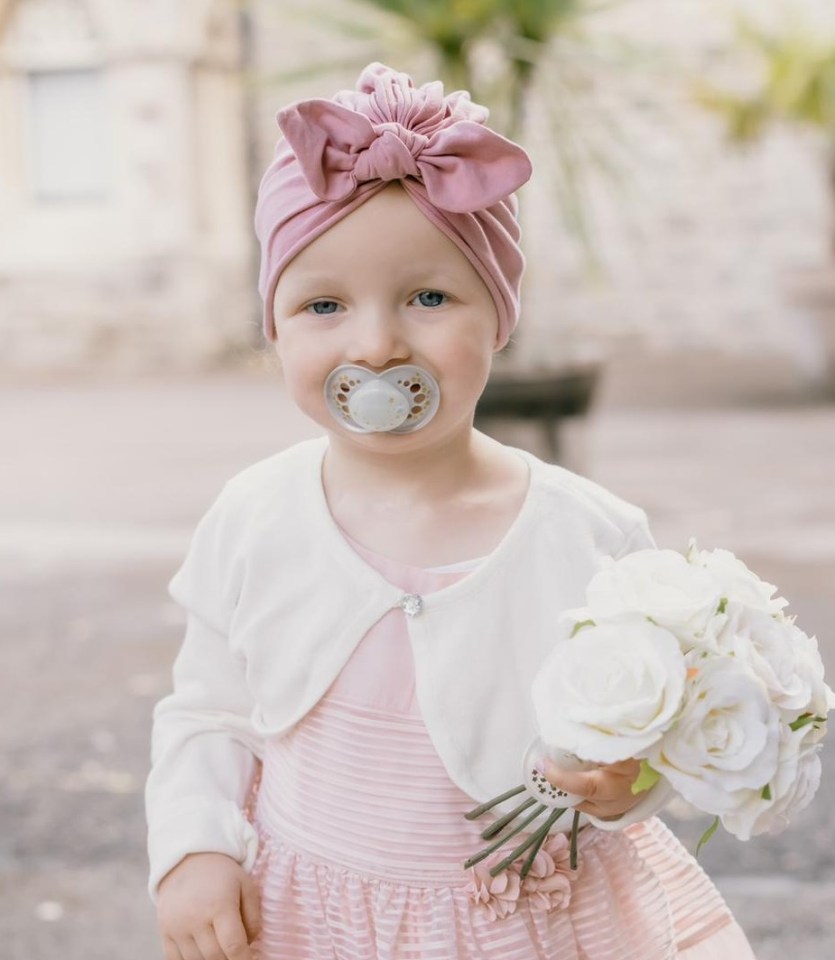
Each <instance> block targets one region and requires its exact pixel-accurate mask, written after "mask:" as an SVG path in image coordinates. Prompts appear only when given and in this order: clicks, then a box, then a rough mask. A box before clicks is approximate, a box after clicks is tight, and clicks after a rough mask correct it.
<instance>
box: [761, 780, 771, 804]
mask: <svg viewBox="0 0 835 960" xmlns="http://www.w3.org/2000/svg"><path fill="white" fill-rule="evenodd" d="M760 796H761V797H762V798H763V800H770V799H771V784H770V783H767V784H766V785H765V786H764V787H763V792H762V793H761V794H760Z"/></svg>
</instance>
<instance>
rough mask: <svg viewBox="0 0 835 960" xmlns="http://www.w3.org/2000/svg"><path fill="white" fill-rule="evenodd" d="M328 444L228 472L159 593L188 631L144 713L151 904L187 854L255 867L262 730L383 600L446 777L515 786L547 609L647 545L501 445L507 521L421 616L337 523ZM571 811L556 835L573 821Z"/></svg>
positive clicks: (302, 704) (548, 631)
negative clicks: (512, 507) (522, 492)
mask: <svg viewBox="0 0 835 960" xmlns="http://www.w3.org/2000/svg"><path fill="white" fill-rule="evenodd" d="M327 445H328V441H327V438H326V437H321V438H316V439H314V440H307V441H304V442H302V443H298V444H296V445H295V446H293V447H291V448H289V449H287V450H284V451H282V452H280V453H278V454H276V455H274V456H272V457H269V458H267V459H265V460H262V461H259V462H258V463H255V464H253V465H252V466H250V467H248V468H246V469H245V470H243V471H242V472H241V473H239V474H237V475H236V476H234V477H233V478H232V479H231V480H229V481H228V482H227V483H226V485H225V486H224V487H223V489H222V491H221V492H220V494H219V496H218V497H217V499H216V500H215V502H214V503H213V504H212V506H211V507H210V509H209V510H208V511H207V513H206V514H205V515H204V516H203V518H202V519H201V520H200V522H199V524H198V526H197V528H196V530H195V533H194V535H193V538H192V542H191V545H190V548H189V551H188V554H187V556H186V559H185V561H184V563H183V565H182V566H181V567H180V569H179V570H178V571H177V573H176V574H175V576H174V577H173V579H172V580H171V583H170V585H169V591H170V593H171V596H172V597H173V598H174V599H175V600H176V601H177V602H178V603H179V604H180V605H181V606H182V607H184V608H185V610H186V613H187V625H186V631H185V637H184V640H183V644H182V648H181V650H180V653H179V655H178V657H177V660H176V662H175V665H174V690H173V693H171V694H170V695H168V696H166V697H164V698H163V699H162V700H161V701H160V702H159V703H158V704H157V705H156V708H155V710H154V725H153V736H152V758H151V759H152V769H151V772H150V775H149V777H148V780H147V784H146V790H145V800H146V813H147V818H148V854H149V859H150V879H149V893H150V895H151V898H152V899H155V898H156V888H157V885H158V883H159V881H160V880H161V879H162V877H163V876H164V875H165V874H166V873H167V872H168V870H170V869H171V868H172V867H173V866H175V865H176V864H177V863H178V862H179V861H180V860H181V859H182V858H183V857H184V856H186V854H188V853H192V852H199V851H215V852H220V853H225V854H228V855H229V856H231V857H234V858H235V859H237V860H238V861H239V862H240V863H242V864H243V865H244V868H245V869H247V870H249V869H251V867H252V865H253V863H254V860H255V855H256V852H257V845H258V841H257V836H256V834H255V831H254V830H253V828H252V826H251V825H250V824H249V823H248V822H247V820H246V818H245V817H244V815H243V813H242V806H243V804H244V802H245V799H246V796H247V792H248V790H249V788H250V785H251V782H252V779H253V776H254V774H255V770H256V763H257V759H260V757H261V756H262V753H263V749H262V747H263V742H264V739H265V738H267V737H280V736H282V735H284V734H285V733H287V731H288V730H290V728H291V727H292V726H293V725H294V724H295V723H297V722H298V721H299V720H301V719H302V717H304V715H305V714H306V713H307V712H308V711H309V710H310V709H311V708H312V707H313V706H315V704H316V703H317V701H318V700H319V699H320V697H321V696H322V695H323V694H324V693H325V691H326V690H327V689H328V687H329V686H330V684H331V683H332V682H333V680H334V678H335V677H336V676H337V674H338V673H339V671H340V670H341V668H342V666H343V665H344V664H345V662H346V661H347V660H348V658H349V657H350V655H351V652H352V651H353V650H354V648H355V647H356V645H357V644H358V642H359V641H360V639H361V638H362V637H363V636H364V635H365V633H366V632H367V631H368V630H369V629H370V628H371V626H373V624H374V623H376V622H377V621H378V620H379V619H380V618H381V617H382V616H383V614H385V613H386V611H388V610H390V609H392V608H393V607H397V606H402V607H403V609H404V612H406V614H407V616H406V621H407V626H408V632H409V638H410V640H411V645H412V653H413V656H414V663H415V673H416V689H417V698H418V703H419V705H420V709H421V712H422V715H423V719H424V722H425V724H426V727H427V729H428V732H429V735H430V737H431V739H432V742H433V744H434V745H435V748H436V750H437V751H438V754H439V756H440V758H441V760H442V762H443V764H444V766H445V767H446V770H447V772H448V773H449V776H450V777H451V779H452V780H453V781H454V782H455V783H456V784H457V785H458V786H459V787H460V788H461V790H463V791H464V792H465V793H466V794H468V795H469V796H471V797H472V798H473V800H474V801H476V802H483V801H485V800H487V799H489V798H491V797H493V796H496V795H497V794H499V793H502V792H504V791H506V790H507V789H509V788H510V787H512V786H515V785H516V784H518V783H520V782H521V760H522V755H523V752H524V749H525V748H526V746H527V745H528V743H529V742H530V740H531V739H532V738H533V736H534V735H535V733H536V728H535V723H534V715H533V708H532V705H531V696H530V688H531V683H532V680H533V677H534V675H535V673H536V672H537V669H538V668H539V666H540V664H541V663H542V662H543V660H544V658H545V656H546V654H547V653H548V652H549V651H550V650H551V648H552V647H553V645H554V643H555V639H556V630H555V625H556V618H557V615H558V614H559V613H560V611H562V610H564V609H567V608H570V607H576V606H580V605H581V604H582V602H583V599H584V594H585V587H586V584H587V583H588V581H589V579H590V578H591V576H592V575H593V574H594V573H595V572H596V571H597V570H598V569H599V567H600V564H601V560H602V558H603V557H606V556H614V557H620V556H623V555H624V554H626V553H629V552H630V551H633V550H637V549H642V548H645V547H649V546H654V543H653V540H652V537H651V535H650V533H649V530H648V527H647V522H646V515H645V514H644V512H643V511H642V510H641V509H639V508H637V507H635V506H633V505H631V504H628V503H626V502H624V501H623V500H621V499H620V498H618V497H616V496H614V495H613V494H612V493H609V492H608V491H606V490H605V489H603V488H602V487H600V486H599V485H597V484H595V483H593V482H592V481H590V480H587V479H585V478H583V477H580V476H578V475H577V474H574V473H572V472H570V471H568V470H566V469H564V468H562V467H558V466H554V465H551V464H547V463H545V462H543V461H542V460H540V459H538V458H537V457H535V456H533V455H532V454H530V453H527V452H525V451H523V450H518V449H516V448H511V449H512V451H513V453H515V454H516V455H518V456H520V457H522V458H523V459H524V460H525V461H526V463H527V464H528V467H529V487H528V492H527V496H526V499H525V501H524V503H523V506H522V508H521V510H520V512H519V514H518V515H517V517H516V519H515V521H514V522H513V524H512V526H511V527H510V529H509V530H508V531H507V533H506V534H505V536H504V538H503V539H502V541H501V542H500V543H499V545H498V546H497V547H496V548H495V549H494V550H493V552H492V553H491V554H490V555H489V556H488V557H487V558H486V559H485V560H484V561H482V563H481V564H480V565H479V566H478V567H477V568H476V569H475V570H474V571H473V572H471V573H470V574H468V575H467V576H466V577H464V578H463V579H461V580H459V581H457V582H456V583H453V584H452V585H450V586H447V587H444V588H443V589H441V590H438V591H435V592H433V593H430V594H428V595H427V596H425V597H423V598H421V599H422V603H421V604H420V610H419V612H417V613H415V612H414V607H415V604H414V603H412V604H409V603H408V602H405V600H404V594H403V591H402V590H400V589H399V588H398V587H396V586H394V585H392V584H391V583H389V582H388V581H386V580H385V579H384V578H383V577H382V575H381V574H380V573H378V572H377V571H376V570H375V569H373V568H372V567H370V566H369V565H368V564H367V563H366V562H365V561H364V560H363V559H362V558H361V557H360V556H359V555H358V554H357V553H355V552H354V550H353V549H352V548H351V547H350V545H349V544H348V543H347V541H346V540H345V538H344V537H343V535H342V533H341V532H340V530H339V528H338V527H337V525H336V523H335V521H334V519H333V517H332V516H331V514H330V512H329V509H328V505H327V501H326V499H325V494H324V489H323V486H322V477H321V466H322V460H323V458H324V454H325V451H326V449H327ZM666 799H667V791H666V790H665V789H664V788H661V789H659V788H658V787H656V788H654V789H653V790H652V791H650V793H649V794H647V796H645V797H644V799H643V800H642V801H641V802H640V803H639V805H638V806H637V807H635V808H633V810H631V811H629V814H627V815H626V816H625V817H623V818H621V819H620V820H617V821H606V822H603V821H599V820H596V819H595V818H593V817H588V818H587V819H588V820H590V821H591V822H592V823H593V824H594V825H595V826H598V827H600V828H602V829H619V828H621V827H623V826H624V825H626V824H627V823H632V822H635V821H636V820H639V819H643V818H644V817H647V816H650V815H651V814H652V813H654V812H656V811H657V810H658V809H660V807H661V806H662V805H663V803H664V802H666ZM513 803H514V801H507V802H506V803H505V804H503V805H502V806H500V807H497V808H496V810H495V812H497V813H498V812H507V811H508V810H510V809H511V808H512V806H513ZM569 816H570V814H566V815H565V817H563V818H560V820H559V821H557V823H556V824H555V825H554V827H553V829H554V830H558V829H563V830H564V829H567V826H568V824H567V823H566V822H564V821H565V819H566V818H567V817H569Z"/></svg>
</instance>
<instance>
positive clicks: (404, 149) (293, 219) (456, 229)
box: [255, 63, 531, 347]
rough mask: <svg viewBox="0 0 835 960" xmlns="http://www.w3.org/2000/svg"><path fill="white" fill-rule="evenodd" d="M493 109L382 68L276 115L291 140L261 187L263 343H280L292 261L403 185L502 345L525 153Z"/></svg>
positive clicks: (515, 293)
mask: <svg viewBox="0 0 835 960" xmlns="http://www.w3.org/2000/svg"><path fill="white" fill-rule="evenodd" d="M487 115H488V111H487V109H486V107H482V106H479V105H478V104H476V103H473V102H472V101H471V100H470V95H469V94H468V93H467V92H466V91H464V90H459V91H456V92H455V93H450V94H449V95H447V96H444V93H443V85H442V84H441V83H440V82H439V81H436V82H434V83H427V84H424V85H423V86H422V87H415V85H414V83H413V82H412V79H411V78H410V77H409V76H407V75H406V74H405V73H397V72H396V71H394V70H392V69H390V68H389V67H385V66H383V64H381V63H372V64H370V65H369V66H367V67H366V68H365V70H363V72H362V74H361V75H360V78H359V80H358V81H357V89H356V90H355V91H354V90H342V91H340V92H339V93H337V94H336V96H335V97H334V98H333V99H332V100H303V101H300V102H299V103H294V104H291V105H290V106H288V107H286V108H285V109H283V110H280V111H279V112H278V115H277V117H276V120H277V121H278V125H279V127H280V128H281V131H282V133H283V134H284V138H283V139H281V140H279V142H278V144H277V146H276V149H275V155H274V157H273V161H272V163H271V164H270V166H269V167H268V168H267V171H266V173H265V174H264V176H263V178H262V180H261V184H260V187H259V189H258V201H257V204H256V208H255V232H256V234H257V236H258V240H259V242H260V244H261V270H260V276H259V280H258V289H259V292H260V293H261V296H262V297H263V299H264V335H265V336H266V338H267V339H268V340H275V337H276V333H275V327H274V323H273V295H274V293H275V287H276V284H277V282H278V278H279V276H280V275H281V272H282V270H283V269H284V268H285V267H286V266H287V264H288V263H289V262H290V261H291V260H292V259H293V257H295V256H296V254H298V253H299V252H300V251H301V250H303V249H304V247H306V246H307V245H308V244H309V243H311V242H312V241H313V240H315V239H316V237H318V236H320V235H321V234H323V233H324V232H325V231H326V230H327V229H328V228H330V227H332V226H333V225H334V224H335V223H337V222H338V221H339V220H341V219H342V218H343V217H346V216H347V215H348V214H349V213H351V211H352V210H355V209H356V208H357V207H358V206H360V205H361V204H363V203H365V201H366V200H370V199H371V197H373V196H374V195H375V194H376V193H379V192H380V191H381V190H382V189H383V188H384V187H385V186H386V185H387V184H388V183H389V182H390V181H392V180H398V181H400V183H401V184H402V186H403V188H404V189H405V190H406V192H407V193H408V194H409V196H410V197H411V199H412V200H413V202H414V203H415V204H416V206H417V207H418V209H419V210H420V211H421V212H422V213H423V214H424V215H425V216H426V217H427V218H428V219H429V220H430V221H431V222H432V223H433V224H434V225H435V226H436V227H438V229H439V230H441V231H442V232H443V233H444V234H446V236H447V237H449V238H450V240H452V241H453V243H455V244H456V246H457V247H458V248H459V249H460V250H461V251H462V253H463V254H464V255H465V256H466V257H467V259H468V260H469V261H470V263H471V264H472V265H473V267H474V268H475V269H476V271H477V272H478V274H479V275H480V277H481V279H482V280H483V281H484V283H485V284H486V286H487V289H488V290H489V291H490V294H491V296H492V297H493V300H494V302H495V304H496V310H497V313H498V317H499V329H498V339H497V346H498V347H503V346H504V345H505V344H506V343H507V340H508V338H509V337H510V334H511V331H512V330H513V328H514V327H515V326H516V322H517V320H518V317H519V285H520V282H521V279H522V271H523V270H524V265H525V261H524V258H523V256H522V252H521V250H520V249H519V234H520V231H519V224H518V223H517V220H516V212H517V202H516V198H515V197H514V196H513V192H514V191H515V190H517V189H518V188H519V187H521V186H522V184H523V183H525V182H526V181H527V180H528V178H529V177H530V175H531V163H530V160H529V159H528V155H527V154H526V153H525V151H524V150H523V149H522V148H521V147H520V146H518V145H517V144H515V143H513V142H511V141H510V140H507V139H506V138H505V137H502V136H501V135H500V134H498V133H496V132H495V131H493V130H490V129H489V128H488V127H486V126H484V123H485V121H486V119H487Z"/></svg>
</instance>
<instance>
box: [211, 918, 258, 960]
mask: <svg viewBox="0 0 835 960" xmlns="http://www.w3.org/2000/svg"><path fill="white" fill-rule="evenodd" d="M214 932H215V935H216V936H217V942H218V943H219V944H220V947H221V949H222V950H223V954H222V956H223V957H225V958H226V960H252V951H251V950H250V949H249V943H248V941H247V935H246V928H245V927H244V924H243V920H242V919H241V915H240V913H239V912H238V911H237V910H234V909H233V910H224V911H223V912H222V913H219V914H218V915H217V916H216V917H215V924H214ZM207 960H208V958H207Z"/></svg>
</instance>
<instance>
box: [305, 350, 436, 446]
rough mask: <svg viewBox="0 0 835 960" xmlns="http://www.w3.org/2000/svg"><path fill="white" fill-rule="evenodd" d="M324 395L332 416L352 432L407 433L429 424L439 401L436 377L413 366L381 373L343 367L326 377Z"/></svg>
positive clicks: (400, 367) (404, 365) (352, 366)
mask: <svg viewBox="0 0 835 960" xmlns="http://www.w3.org/2000/svg"><path fill="white" fill-rule="evenodd" d="M324 395H325V403H326V404H327V407H328V411H329V412H330V414H331V416H332V417H333V418H334V419H335V420H336V421H337V423H340V424H341V425H342V426H343V427H345V428H346V429H348V430H353V431H354V432H355V433H410V432H411V431H412V430H417V429H419V428H420V427H423V426H425V425H426V424H427V423H429V421H430V420H431V419H432V417H433V416H434V415H435V413H436V411H437V409H438V405H439V402H440V389H439V387H438V384H437V381H436V380H435V378H434V377H433V376H432V374H430V373H428V372H427V371H426V370H424V369H423V368H422V367H417V366H414V365H412V364H401V365H400V366H398V367H391V368H390V369H389V370H386V371H384V372H383V373H374V371H372V370H366V369H365V367H358V366H354V365H353V364H343V365H342V366H339V367H337V368H336V369H335V370H333V371H332V372H331V373H330V374H329V375H328V378H327V380H326V381H325V389H324Z"/></svg>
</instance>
